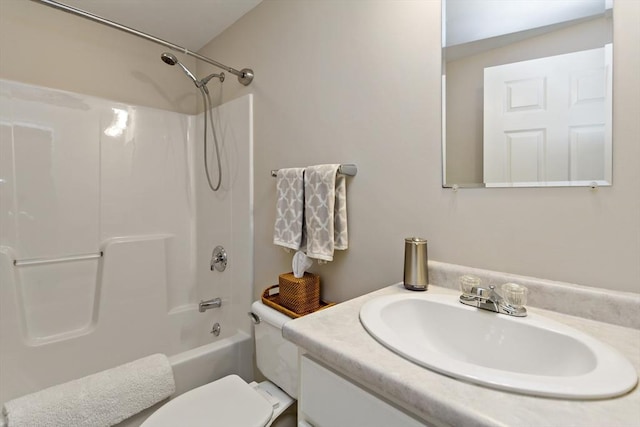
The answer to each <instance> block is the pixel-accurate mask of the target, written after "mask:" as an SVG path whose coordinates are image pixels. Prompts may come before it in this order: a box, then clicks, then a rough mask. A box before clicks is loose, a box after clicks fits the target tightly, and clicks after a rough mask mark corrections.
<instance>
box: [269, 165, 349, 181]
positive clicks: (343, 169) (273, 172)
mask: <svg viewBox="0 0 640 427" xmlns="http://www.w3.org/2000/svg"><path fill="white" fill-rule="evenodd" d="M338 173H339V174H342V175H346V176H356V175H357V174H358V167H357V166H356V165H354V164H344V165H340V167H339V168H338ZM271 176H272V177H274V178H275V177H277V176H278V169H272V170H271Z"/></svg>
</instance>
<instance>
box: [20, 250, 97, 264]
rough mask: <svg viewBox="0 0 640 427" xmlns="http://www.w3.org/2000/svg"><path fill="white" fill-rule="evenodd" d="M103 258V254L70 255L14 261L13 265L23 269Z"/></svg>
mask: <svg viewBox="0 0 640 427" xmlns="http://www.w3.org/2000/svg"><path fill="white" fill-rule="evenodd" d="M102 256H103V253H102V252H98V253H95V254H81V255H69V256H65V257H58V258H31V259H14V260H13V265H15V266H16V267H21V266H27V265H38V264H55V263H58V262H68V261H83V260H86V259H95V258H101V257H102Z"/></svg>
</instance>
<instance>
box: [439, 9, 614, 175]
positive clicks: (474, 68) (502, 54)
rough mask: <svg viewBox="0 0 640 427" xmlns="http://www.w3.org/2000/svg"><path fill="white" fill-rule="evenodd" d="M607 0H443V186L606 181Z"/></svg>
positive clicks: (609, 118)
mask: <svg viewBox="0 0 640 427" xmlns="http://www.w3.org/2000/svg"><path fill="white" fill-rule="evenodd" d="M612 3H613V0H442V23H443V25H442V56H443V59H442V68H443V70H442V112H443V114H442V116H443V130H442V134H443V151H442V152H443V186H444V187H454V186H457V187H549V186H551V187H553V186H606V185H611V177H612V170H611V169H612V156H611V153H612V133H611V127H612V126H611V122H612V56H613V55H612V50H613V22H612V21H613V20H612V7H613V6H612Z"/></svg>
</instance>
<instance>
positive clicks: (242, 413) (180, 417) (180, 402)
mask: <svg viewBox="0 0 640 427" xmlns="http://www.w3.org/2000/svg"><path fill="white" fill-rule="evenodd" d="M272 413H273V406H271V404H270V403H269V402H268V401H267V400H266V399H265V398H264V397H262V396H260V395H259V394H258V393H257V392H256V391H254V390H253V389H252V388H251V386H249V384H247V383H246V382H244V381H243V380H242V378H240V377H239V376H237V375H229V376H226V377H224V378H221V379H219V380H217V381H214V382H212V383H209V384H205V385H203V386H202V387H198V388H195V389H193V390H191V391H189V392H187V393H184V394H182V395H180V396H178V397H177V398H175V399H173V400H171V401H169V402H168V403H167V404H165V405H164V406H162V407H161V408H160V409H158V410H157V411H156V412H154V413H153V414H152V415H151V416H150V417H149V418H147V420H146V421H145V422H144V423H142V426H141V427H176V426H189V427H214V426H225V427H226V426H246V427H263V426H264V425H266V424H267V422H268V421H269V420H270V419H271V414H272Z"/></svg>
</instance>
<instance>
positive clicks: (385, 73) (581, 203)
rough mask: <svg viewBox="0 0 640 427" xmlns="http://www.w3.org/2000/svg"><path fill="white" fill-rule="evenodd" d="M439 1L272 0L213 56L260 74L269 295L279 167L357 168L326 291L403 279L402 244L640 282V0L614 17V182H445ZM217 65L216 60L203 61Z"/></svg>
mask: <svg viewBox="0 0 640 427" xmlns="http://www.w3.org/2000/svg"><path fill="white" fill-rule="evenodd" d="M440 16H441V15H440V2H439V1H436V0H424V1H419V0H416V1H390V0H379V1H375V0H370V1H366V2H362V1H359V2H346V1H338V0H336V1H321V2H320V1H317V2H315V1H302V2H301V1H291V0H265V1H264V2H263V3H261V4H260V5H259V6H258V7H257V8H256V9H254V10H253V11H251V12H250V13H249V14H248V15H246V16H245V17H243V18H242V19H240V20H239V21H238V22H236V23H235V24H234V25H233V26H232V27H230V28H229V29H228V30H227V31H225V32H224V33H223V34H221V35H220V36H219V37H217V38H216V39H214V40H213V41H212V42H211V43H210V44H208V45H207V46H206V47H205V48H204V49H203V50H202V53H203V54H205V55H207V56H210V57H215V58H217V59H218V60H220V61H222V62H224V63H228V64H235V65H234V66H236V67H251V68H253V69H254V71H255V74H256V78H255V80H254V82H253V83H252V84H251V86H249V87H246V88H245V87H241V86H240V85H237V84H236V85H226V86H225V93H224V98H225V99H230V98H233V97H236V96H237V95H238V94H241V93H253V94H254V108H255V134H254V135H255V168H254V173H255V178H254V179H255V230H256V233H255V284H254V287H255V289H254V294H255V295H256V296H257V295H258V294H259V293H260V291H261V290H262V289H263V288H265V287H266V286H268V285H270V284H272V283H275V282H276V281H277V276H278V274H279V273H281V272H284V271H289V270H290V266H289V263H290V259H291V255H288V254H286V253H284V252H283V251H282V250H280V249H277V248H276V247H275V246H274V245H273V244H272V243H271V241H272V227H273V222H274V217H275V194H276V191H275V182H274V180H273V179H272V178H270V175H269V171H270V170H271V169H277V168H282V167H290V166H300V165H308V164H317V163H328V162H342V163H348V162H354V163H356V164H357V165H358V168H359V172H358V176H357V177H355V178H353V179H350V180H349V182H348V203H349V221H350V223H349V225H350V248H349V250H348V251H346V252H345V253H338V254H337V256H336V258H335V259H334V261H333V262H332V263H330V264H329V265H326V266H321V267H315V268H314V271H315V272H317V273H319V274H320V275H321V277H322V284H323V294H324V296H325V297H326V298H328V299H330V300H336V301H341V300H345V299H347V298H350V297H353V296H356V295H359V294H362V293H365V292H368V291H371V290H373V289H377V288H380V287H382V286H385V285H387V284H390V283H393V282H396V281H399V280H402V262H403V238H404V237H407V236H412V235H417V236H422V237H426V238H428V239H429V254H430V258H431V259H435V260H440V261H445V262H451V263H459V264H466V265H470V266H474V267H480V268H487V269H494V270H500V271H506V272H511V273H518V274H525V275H531V276H537V277H541V278H547V279H554V280H561V281H568V282H575V283H579V284H583V285H589V286H596V287H602V288H608V289H617V290H624V291H631V292H639V291H640V190H639V188H638V185H639V183H640V168H639V167H638V159H639V158H640V144H639V143H638V135H640V121H639V120H638V116H639V114H640V81H639V80H638V75H639V73H640V44H638V39H640V25H639V24H640V3H639V2H637V1H636V0H618V1H616V4H615V10H614V26H615V29H614V62H615V64H614V73H615V75H614V112H615V117H614V180H613V182H614V184H613V187H610V188H601V189H599V190H598V191H597V192H591V191H590V190H588V189H586V188H553V189H544V188H542V189H477V190H471V189H469V190H461V191H459V192H457V193H454V192H453V191H451V190H445V189H442V188H441V164H440V162H441V160H440V159H441V157H440V156H441V148H440V137H441V131H440V120H441V116H440ZM201 70H202V69H201Z"/></svg>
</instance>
